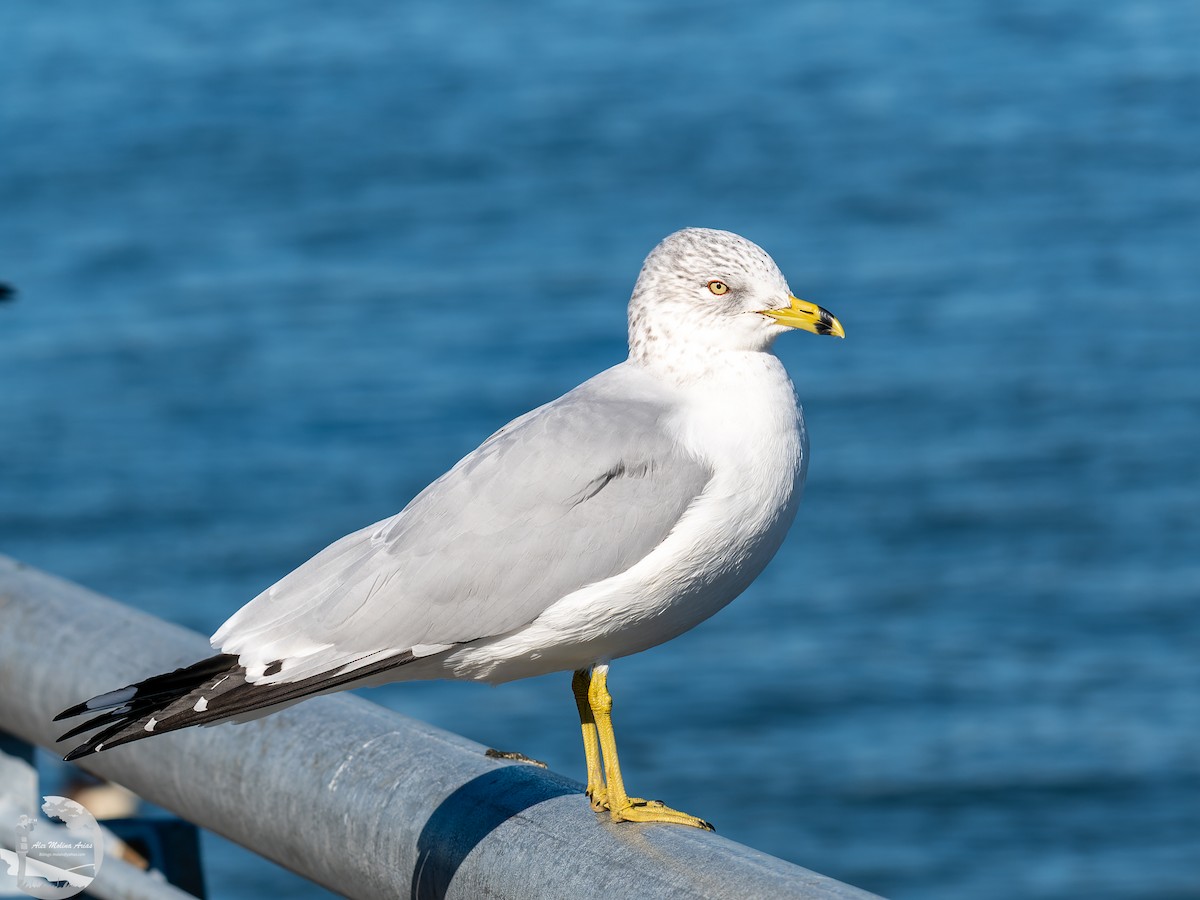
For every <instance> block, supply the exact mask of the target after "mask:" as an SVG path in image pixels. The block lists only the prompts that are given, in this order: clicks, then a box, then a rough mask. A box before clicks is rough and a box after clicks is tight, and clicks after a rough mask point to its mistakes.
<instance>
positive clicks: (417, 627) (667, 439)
mask: <svg viewBox="0 0 1200 900" xmlns="http://www.w3.org/2000/svg"><path fill="white" fill-rule="evenodd" d="M674 413H675V407H674V405H673V404H672V402H671V401H670V399H669V398H668V397H665V396H664V395H663V394H662V393H661V389H658V388H655V387H654V386H653V384H651V383H650V382H648V381H647V380H646V379H645V378H644V376H641V375H640V373H639V372H638V371H637V370H636V369H634V368H632V367H630V366H628V365H627V364H626V365H622V366H617V367H615V368H613V369H610V370H608V371H607V372H604V373H602V374H601V375H598V376H597V377H596V378H593V379H592V380H591V381H589V382H587V383H585V384H583V385H581V386H580V387H579V388H576V389H575V390H574V391H572V392H571V393H569V394H566V395H565V396H563V397H561V398H559V399H558V400H556V401H554V402H553V403H550V404H547V405H546V406H543V407H541V408H539V409H536V410H534V411H533V412H531V413H528V414H527V415H525V416H522V417H521V418H519V419H516V420H515V421H513V422H511V423H510V424H509V425H507V426H505V427H504V428H502V429H501V430H500V431H498V432H496V434H494V435H492V436H491V437H490V438H489V439H488V440H487V441H485V442H484V443H483V444H482V445H481V446H480V447H479V448H478V449H477V450H475V451H474V452H473V453H471V454H470V455H469V456H467V457H466V458H464V459H463V460H462V461H461V462H459V463H458V465H456V466H455V467H454V468H453V469H451V470H450V471H449V472H447V473H446V474H445V475H443V476H442V477H441V478H439V479H438V480H437V481H435V482H434V483H433V484H431V485H430V486H429V487H428V488H426V489H425V490H424V491H423V492H421V493H420V494H419V495H418V496H417V497H416V498H415V499H414V500H413V501H412V502H411V503H410V504H409V505H408V506H407V507H406V508H405V509H404V510H402V511H401V512H400V513H398V514H397V515H395V516H393V517H392V518H390V519H386V520H384V521H383V522H379V523H377V524H376V525H373V526H371V527H369V528H365V529H363V530H361V531H358V532H355V533H354V534H351V535H348V536H347V537H344V538H342V539H341V540H339V541H337V542H335V543H334V544H332V545H330V546H329V547H327V548H326V549H325V550H323V551H321V552H320V553H318V554H317V555H316V556H314V557H313V558H312V559H310V560H309V561H308V562H306V563H304V564H303V565H301V566H300V567H299V568H297V569H296V570H295V571H293V572H292V573H290V574H289V575H287V576H285V577H284V578H283V579H282V580H280V581H279V582H278V583H277V584H275V585H274V586H273V587H271V588H269V589H268V590H267V591H265V592H264V593H262V594H260V595H259V596H258V597H256V598H255V599H254V600H252V601H251V602H250V603H248V604H247V605H246V606H245V607H243V608H242V609H241V610H240V611H238V612H237V613H236V614H235V615H234V616H233V617H232V618H231V619H230V620H229V621H228V622H227V623H226V624H225V625H224V626H222V628H221V629H220V630H219V631H218V632H217V634H216V635H214V636H213V644H214V646H217V647H219V648H220V649H221V650H222V651H224V652H226V653H238V654H241V655H242V662H243V664H252V663H254V662H259V663H264V664H265V663H270V662H273V661H276V660H282V661H283V665H282V669H281V671H279V672H278V674H277V675H275V676H274V678H272V679H271V680H283V681H292V680H296V679H299V678H303V677H309V676H311V675H313V674H316V673H318V672H323V671H330V670H332V669H336V668H339V667H344V666H347V665H356V664H362V661H363V660H365V659H370V658H372V657H374V658H378V656H379V655H380V654H383V655H387V654H389V653H402V652H404V651H406V650H410V649H412V648H418V651H419V650H420V649H421V648H425V647H431V646H434V647H436V646H441V645H447V644H458V643H464V642H467V641H472V640H476V639H479V638H483V637H490V636H493V635H499V634H504V633H506V632H510V631H513V630H515V629H518V628H520V627H522V626H524V625H527V624H528V623H530V622H532V621H533V620H534V619H535V618H537V616H538V615H539V614H540V613H542V612H543V611H544V610H545V609H547V608H548V607H549V606H550V605H551V604H553V603H554V602H555V601H556V600H558V599H560V598H561V597H563V596H565V595H567V594H569V593H571V592H573V591H575V590H577V589H579V588H581V587H584V586H585V585H588V584H592V583H595V582H598V581H601V580H603V579H605V578H608V577H610V576H612V575H615V574H617V573H619V572H622V571H624V570H625V569H627V568H629V567H630V566H631V565H633V564H634V563H636V562H637V561H638V560H640V559H642V558H643V557H644V556H646V555H647V554H648V553H649V552H650V551H651V550H653V549H654V548H655V547H657V546H658V544H659V543H661V542H662V540H663V539H664V538H665V537H666V536H667V534H668V533H669V532H670V531H671V529H672V528H673V527H674V526H675V524H676V522H678V521H679V519H680V517H681V516H682V515H683V513H684V511H685V510H686V509H687V507H688V505H689V504H690V503H691V502H692V501H693V500H694V499H695V498H696V497H697V496H699V494H700V493H701V491H702V490H703V489H704V486H705V484H706V483H707V482H708V480H709V477H710V475H711V473H710V470H709V468H708V467H707V465H705V464H704V463H703V462H701V461H699V460H697V459H694V458H692V457H690V456H688V455H687V454H685V453H684V452H682V451H681V450H680V448H679V447H678V446H677V444H676V442H675V440H674V439H673V438H672V429H671V420H672V416H673V415H674Z"/></svg>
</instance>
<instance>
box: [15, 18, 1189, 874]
mask: <svg viewBox="0 0 1200 900" xmlns="http://www.w3.org/2000/svg"><path fill="white" fill-rule="evenodd" d="M0 33H2V34H3V35H4V53H3V54H0V279H2V280H6V281H9V282H11V283H12V284H14V285H16V286H17V287H18V288H19V289H20V291H21V293H20V295H19V297H18V298H17V300H16V301H15V302H11V303H4V304H0V459H2V460H3V468H2V470H0V473H2V474H0V552H4V553H8V554H10V555H13V556H16V557H19V558H21V559H24V560H26V561H27V562H30V563H32V564H35V565H38V566H41V567H44V568H46V569H49V570H51V571H54V572H56V573H59V574H62V575H65V576H68V577H70V578H73V579H76V580H78V581H81V582H83V583H85V584H87V585H89V586H91V587H93V588H95V589H97V590H100V591H103V592H106V593H109V594H112V595H113V596H116V597H118V598H120V599H122V600H124V601H126V602H128V603H130V604H133V605H135V606H137V607H140V608H143V609H146V610H149V611H151V612H153V613H155V614H157V615H160V616H164V617H166V618H169V619H172V620H174V621H177V622H181V623H183V624H185V625H187V626H189V627H192V628H195V629H197V630H200V631H203V632H205V633H208V632H211V631H212V630H213V629H214V628H215V627H216V626H217V625H219V624H220V623H221V622H222V621H223V620H224V618H225V617H226V616H227V615H228V614H229V613H230V612H232V611H233V610H234V609H235V608H236V607H237V606H239V605H240V604H241V603H243V602H244V601H245V600H247V599H248V598H249V597H251V596H252V595H254V594H255V593H257V592H258V591H259V590H260V589H262V588H263V587H264V586H266V585H267V584H269V583H271V582H272V581H273V580H275V579H276V578H277V577H279V576H280V575H282V574H283V573H284V572H286V571H288V570H289V569H290V568H292V567H293V566H295V565H297V564H298V563H300V562H302V561H303V560H304V559H305V558H307V556H308V555H310V554H311V553H313V552H315V551H316V550H318V549H319V548H320V547H322V546H323V545H325V544H326V543H327V542H329V541H330V540H332V539H334V538H336V537H338V536H340V535H342V534H343V533H345V532H347V531H350V530H352V529H354V528H357V527H359V526H361V525H363V524H366V523H369V522H372V521H375V520H377V519H379V518H382V517H383V516H386V515H388V514H390V513H392V512H394V511H395V510H396V509H398V508H400V507H401V506H402V505H403V504H404V503H405V502H406V501H407V500H408V499H409V498H411V497H412V496H413V495H414V494H415V493H416V492H417V491H418V490H419V489H420V488H421V487H423V486H424V485H425V484H426V483H428V482H429V481H430V480H431V479H433V478H435V477H436V476H437V475H439V474H440V473H441V472H442V471H444V470H445V469H446V468H447V467H448V466H449V465H451V464H452V463H453V462H454V461H455V460H456V459H458V458H459V457H460V456H461V455H462V454H464V453H465V452H467V451H469V450H470V449H471V448H473V447H474V446H475V445H476V444H477V443H478V442H479V441H480V440H481V439H482V438H483V437H485V436H486V435H487V434H489V433H490V432H491V431H492V430H494V429H495V428H496V427H498V426H499V425H501V424H503V423H504V422H505V421H507V420H508V419H509V418H511V417H513V416H515V415H517V414H519V413H521V412H523V411H525V410H526V409H528V408H530V407H532V406H534V405H536V404H539V403H542V402H544V401H546V400H548V399H551V398H552V397H554V396H556V395H557V394H559V393H560V392H562V391H564V390H566V389H568V388H569V387H571V386H573V385H575V384H576V383H578V382H579V381H581V380H583V379H584V378H586V377H588V376H589V375H591V374H593V373H594V372H596V371H598V370H599V369H601V368H603V367H606V366H608V365H610V364H612V363H614V362H616V361H618V360H619V359H621V358H622V356H623V352H624V346H623V341H624V301H625V298H626V297H627V296H628V292H629V289H630V287H631V285H632V281H633V278H634V276H635V275H636V272H637V268H638V266H639V264H640V262H641V259H642V257H643V256H644V254H645V253H646V252H647V251H648V250H649V248H650V247H651V246H652V245H653V244H654V243H655V242H656V241H657V240H658V239H659V238H660V237H662V236H663V235H664V234H666V233H668V232H669V231H672V230H674V229H675V228H678V227H680V226H683V225H690V224H697V225H708V226H713V227H721V228H728V229H732V230H735V231H739V232H742V233H744V234H746V235H747V236H748V237H750V238H752V239H753V240H755V241H757V242H759V243H760V244H762V245H763V246H764V247H766V248H767V249H768V251H770V252H771V253H772V254H773V255H774V256H775V258H776V259H777V260H778V261H779V263H780V265H781V267H782V268H783V270H784V271H785V273H787V275H788V276H789V279H790V282H791V285H792V287H793V289H794V290H795V291H796V292H797V293H798V294H799V295H801V296H804V297H807V298H810V299H812V300H815V301H817V302H819V303H821V305H823V306H826V307H828V308H829V309H831V310H833V311H834V312H835V313H836V314H837V315H838V316H839V317H840V318H841V320H842V321H843V323H844V324H845V326H846V330H847V333H848V339H847V340H846V341H844V342H838V341H832V340H825V339H818V338H815V337H813V336H811V335H800V334H797V335H794V336H790V337H789V338H788V339H786V340H783V341H781V342H780V344H779V348H778V349H779V353H780V355H781V356H782V357H783V358H784V360H785V362H786V363H787V365H788V367H789V369H790V370H791V372H792V373H793V376H794V379H795V381H796V384H797V386H798V389H799V392H800V394H801V396H802V398H803V400H804V402H805V408H806V411H807V416H808V420H809V426H810V432H811V435H812V444H813V456H812V467H811V470H810V475H809V487H808V490H807V494H806V497H805V500H804V503H803V505H802V508H801V512H800V516H799V520H798V522H797V524H796V526H795V528H794V529H793V532H792V534H791V536H790V538H789V540H788V542H787V543H786V544H785V546H784V548H783V550H782V551H781V552H780V554H779V557H778V558H777V560H776V561H775V562H774V563H773V564H772V566H771V567H770V568H769V569H768V571H767V572H766V573H765V574H764V575H763V577H762V578H760V579H759V581H758V582H757V583H756V584H755V585H754V586H753V587H752V588H751V589H750V590H749V591H747V592H746V594H745V595H744V596H743V597H742V598H741V599H739V600H738V601H737V602H736V603H734V604H733V605H732V606H731V607H729V608H728V609H727V610H726V611H724V612H722V613H721V614H720V615H719V616H718V617H716V618H715V619H714V620H712V621H711V622H709V623H707V624H705V625H704V626H702V627H700V628H698V629H696V630H695V631H694V632H692V633H690V634H688V635H686V636H684V637H682V638H680V639H679V640H677V641H675V642H673V643H671V644H669V645H667V646H664V647H661V648H659V649H657V650H654V651H651V652H649V653H646V654H642V655H641V656H638V657H634V658H631V659H628V660H624V661H621V662H620V663H619V664H618V665H617V666H615V667H614V672H613V676H612V686H613V689H614V694H615V696H616V698H617V719H618V722H617V724H618V729H619V734H620V735H621V737H622V739H623V744H622V759H623V761H624V764H625V767H626V774H627V777H628V779H629V781H630V782H631V785H632V787H634V788H636V790H637V791H638V792H639V793H642V794H644V795H647V796H653V797H663V798H666V799H667V800H668V801H669V802H671V803H672V804H673V805H677V806H679V807H681V808H684V809H687V810H690V811H693V812H696V813H698V814H701V815H703V816H704V817H706V818H709V819H711V820H712V821H714V822H716V824H717V826H718V828H719V829H720V830H721V832H722V833H723V834H726V835H728V836H730V837H732V838H734V839H736V840H740V841H744V842H746V843H749V844H752V845H754V846H756V847H760V848H762V849H764V850H767V851H769V852H771V853H775V854H778V855H780V856H783V857H786V858H788V859H791V860H794V861H796V862H798V863H800V864H802V865H805V866H808V867H810V868H813V869H816V870H818V871H822V872H825V873H828V874H830V875H834V876H836V877H838V878H842V879H845V880H847V881H850V882H852V883H855V884H858V885H860V886H863V887H866V888H869V889H872V890H875V891H879V892H882V893H884V894H887V895H889V896H893V897H896V898H918V897H920V898H926V897H930V898H968V897H969V898H1011V897H1030V898H1043V897H1046V898H1048V897H1086V898H1134V897H1138V898H1149V897H1155V898H1184V897H1200V752H1198V751H1200V604H1198V600H1200V554H1198V550H1200V525H1198V524H1197V512H1198V510H1200V503H1198V501H1200V452H1198V448H1200V416H1198V415H1197V413H1198V412H1200V303H1198V298H1197V293H1198V287H1197V286H1198V285H1200V252H1198V251H1197V247H1198V239H1200V102H1198V101H1197V98H1198V97H1200V52H1198V51H1197V48H1198V47H1200V8H1198V7H1197V6H1195V5H1194V4H1186V3H1169V2H1163V3H1155V2H1139V0H1107V2H1105V3H1089V2H1083V0H1077V2H1062V0H1060V2H1045V0H1037V2H1035V0H1008V2H1005V3H990V2H983V0H977V2H958V0H956V2H949V0H941V2H930V3H922V4H896V3H885V2H882V0H877V2H871V0H847V2H822V3H816V2H810V3H803V2H801V3H797V2H791V0H773V2H763V3H752V4H737V5H733V4H718V3H709V2H698V3H690V4H686V5H678V4H666V3H662V2H634V0H615V2H610V3H606V4H584V3H576V2H571V0H543V2H534V3H527V4H503V3H498V2H491V3H489V2H482V0H476V2H464V3H454V4H440V3H434V2H428V0H425V2H422V0H417V2H411V3H407V4H381V3H367V2H363V0H358V2H343V3H340V4H322V3H316V2H293V3H290V4H287V5H284V4H267V3H262V2H244V0H239V2H236V3H235V2H210V3H202V4H186V5H185V4H143V3H134V2H129V0H110V2H107V3H103V4H94V3H80V2H75V3H55V4H45V3H37V2H33V0H8V2H6V3H4V4H3V6H2V7H0ZM369 696H370V698H371V699H373V700H375V701H377V702H379V703H383V704H386V705H388V706H390V707H393V708H395V709H398V710H402V711H404V712H406V713H409V714H412V715H415V716H418V717H421V718H424V719H427V720H429V721H432V722H435V723H437V724H439V725H442V726H445V727H447V728H450V729H453V730H456V731H459V732H461V733H463V734H466V735H468V736H470V737H472V738H475V739H477V740H479V741H481V742H483V743H485V744H487V745H488V746H495V747H503V748H512V749H520V750H522V751H524V752H526V753H528V754H530V755H533V756H536V757H538V758H541V759H545V760H546V761H548V762H549V763H550V764H551V766H552V767H553V768H555V769H557V770H559V771H561V772H564V773H567V774H570V775H573V776H575V777H582V752H581V749H580V747H579V746H578V738H577V732H578V728H577V726H576V724H575V722H574V720H573V718H572V716H573V715H574V713H573V709H572V703H571V699H570V696H569V693H568V685H567V678H566V676H557V677H550V678H544V679H538V680H534V681H530V682H522V683H517V684H513V685H509V686H505V687H502V688H497V689H489V688H484V687H480V686H476V685H459V684H432V685H404V686H393V687H389V688H384V689H380V690H376V691H374V692H370V694H369ZM397 764H398V765H402V764H403V761H397ZM205 854H206V864H207V874H208V878H209V881H210V885H211V888H212V895H213V896H214V897H222V898H224V897H231V898H250V897H259V896H264V895H267V894H268V893H270V894H274V895H284V894H286V895H288V896H295V897H317V896H325V894H324V892H323V891H321V890H319V889H317V888H314V887H312V886H310V885H307V884H306V883H305V882H303V881H301V880H300V879H298V878H296V877H295V876H293V875H290V874H289V873H286V872H284V871H282V870H280V869H278V868H276V867H274V866H272V865H271V864H269V863H266V862H263V861H261V860H259V859H258V858H257V857H254V856H252V855H250V854H248V853H246V852H244V851H241V850H239V849H237V848H234V847H232V846H231V845H229V844H227V843H225V842H223V841H221V840H220V839H217V838H215V837H208V838H206V841H205Z"/></svg>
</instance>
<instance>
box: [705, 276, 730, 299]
mask: <svg viewBox="0 0 1200 900" xmlns="http://www.w3.org/2000/svg"><path fill="white" fill-rule="evenodd" d="M708 289H709V290H710V291H712V292H713V293H714V294H716V295H717V296H718V297H720V296H721V295H722V294H728V293H729V285H727V284H726V283H725V282H723V281H718V280H717V279H715V278H714V279H713V280H712V281H710V282H709V283H708Z"/></svg>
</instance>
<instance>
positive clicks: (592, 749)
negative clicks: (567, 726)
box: [571, 669, 608, 812]
mask: <svg viewBox="0 0 1200 900" xmlns="http://www.w3.org/2000/svg"><path fill="white" fill-rule="evenodd" d="M591 680H592V670H591V669H579V670H577V671H576V672H575V674H574V675H573V676H572V677H571V692H572V693H574V694H575V705H576V706H577V707H578V708H579V725H580V727H581V728H582V729H583V755H584V756H585V757H586V758H587V795H588V797H589V798H591V801H592V809H594V810H595V811H596V812H601V811H602V810H605V809H608V791H607V790H605V788H604V770H603V768H602V767H601V765H600V741H599V739H598V738H597V737H596V720H595V719H594V718H593V717H592V707H591V705H590V704H589V703H588V685H589V684H590V683H591Z"/></svg>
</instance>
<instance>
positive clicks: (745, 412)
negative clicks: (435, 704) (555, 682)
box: [443, 353, 808, 682]
mask: <svg viewBox="0 0 1200 900" xmlns="http://www.w3.org/2000/svg"><path fill="white" fill-rule="evenodd" d="M722 356H726V354H722ZM685 390H686V393H687V399H686V401H685V403H684V405H683V407H682V409H681V414H680V416H679V420H678V422H677V423H676V426H677V428H678V434H679V440H680V443H681V444H682V446H684V447H686V448H687V449H688V450H689V451H690V452H691V453H693V454H694V455H696V456H697V457H699V458H702V459H704V460H705V461H706V462H708V463H709V464H710V466H711V467H712V470H713V477H712V480H711V481H710V482H709V484H708V485H707V487H706V488H705V490H704V492H703V494H702V495H701V496H700V497H699V498H698V499H697V501H696V502H695V503H694V504H693V505H692V506H691V507H690V508H689V510H688V512H687V513H685V515H684V517H683V518H682V519H681V520H680V522H679V524H678V525H677V526H676V527H675V529H674V530H673V531H672V532H671V534H670V535H669V536H668V537H667V539H666V540H665V541H664V542H663V543H662V544H661V545H659V547H658V548H657V549H656V550H655V551H653V552H652V553H650V554H649V555H648V556H646V557H645V558H644V559H642V560H641V561H640V562H639V563H637V564H636V565H634V566H633V567H631V568H630V569H628V570H627V571H625V572H622V573H621V574H619V575H616V576H613V577H612V578H608V579H606V580H605V581H602V582H599V583H597V584H594V585H589V586H588V587H585V588H582V589H580V590H578V591H575V592H574V593H572V594H569V595H567V596H566V597H564V598H562V599H561V600H559V601H558V602H557V603H555V604H553V605H552V606H551V607H550V608H549V609H547V610H546V611H545V612H544V613H543V614H542V615H541V616H539V617H538V618H537V619H536V620H535V621H534V622H533V623H532V624H530V625H529V626H528V627H526V628H524V629H522V630H521V631H519V632H517V633H514V634H510V635H508V636H506V637H502V638H499V639H496V640H493V641H488V642H481V643H478V644H474V645H472V646H470V647H465V648H462V649H460V650H457V651H455V652H453V653H451V654H449V655H448V656H447V657H446V658H445V659H444V661H443V665H444V666H445V667H446V668H447V669H450V670H452V671H453V674H454V676H455V677H458V678H464V677H465V678H478V679H481V680H487V681H492V682H501V681H509V680H512V679H515V678H524V677H528V676H531V675H537V674H544V673H546V672H553V671H560V670H563V669H577V668H583V667H586V666H588V665H591V664H593V663H595V662H601V661H605V660H608V659H613V658H616V657H620V656H627V655H629V654H631V653H637V652H639V651H641V650H645V649H647V648H649V647H653V646H655V645H657V644H660V643H663V642H664V641H667V640H670V639H671V638H673V637H676V636H677V635H679V634H682V633H683V632H685V631H687V630H688V629H690V628H693V627H695V626H696V625H698V624H699V623H700V622H702V621H704V620H705V619H707V618H708V617H709V616H711V615H713V613H715V612H717V611H718V610H720V609H721V608H723V607H724V606H725V605H726V604H728V603H729V602H730V601H731V600H733V599H734V598H735V597H736V596H737V595H738V594H740V593H741V592H742V591H743V590H744V589H745V588H746V586H747V585H749V584H750V582H751V581H753V580H754V578H755V577H757V576H758V574H759V573H760V572H761V571H762V569H763V567H764V566H766V564H767V563H768V562H769V561H770V559H771V557H773V556H774V555H775V551H776V550H778V549H779V545H780V544H781V543H782V541H783V538H784V535H785V534H786V533H787V529H788V527H789V526H790V525H791V523H792V519H793V518H794V517H795V512H796V506H797V504H798V502H799V500H800V491H801V488H802V487H803V483H804V474H805V469H806V467H807V456H808V452H807V446H806V440H805V435H804V425H803V418H802V416H801V414H800V410H799V408H798V407H797V405H796V401H795V395H794V393H793V390H792V385H791V382H790V381H789V380H788V377H787V373H786V372H785V371H784V369H783V365H782V364H781V363H780V362H779V360H778V359H776V358H775V357H774V356H773V355H770V354H766V353H730V354H728V358H727V359H722V360H721V364H720V365H719V366H715V367H713V368H710V369H708V371H707V372H706V373H705V374H704V376H703V377H701V378H698V379H696V380H695V381H693V382H692V383H690V384H689V385H688V386H687V388H686V389H685Z"/></svg>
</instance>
